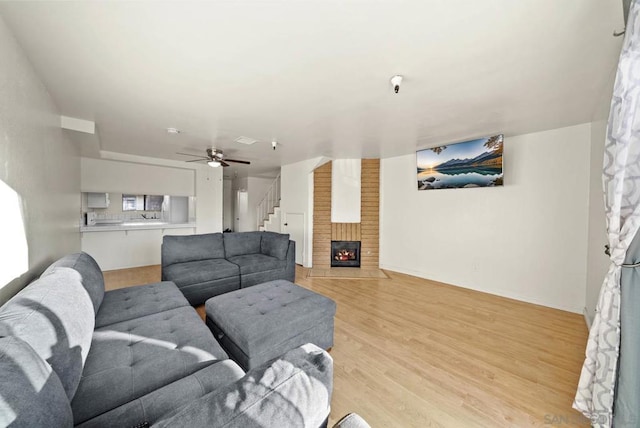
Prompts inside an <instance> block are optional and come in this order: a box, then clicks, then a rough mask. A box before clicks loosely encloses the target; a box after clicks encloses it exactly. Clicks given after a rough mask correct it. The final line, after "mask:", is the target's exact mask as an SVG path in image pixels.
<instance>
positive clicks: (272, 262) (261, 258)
mask: <svg viewBox="0 0 640 428" xmlns="http://www.w3.org/2000/svg"><path fill="white" fill-rule="evenodd" d="M287 245H289V241H287ZM229 261H230V262H231V263H233V264H236V265H238V266H239V267H240V274H242V275H246V274H249V273H256V272H265V271H269V270H274V269H285V268H286V267H287V262H286V261H285V260H278V259H277V258H275V257H269V256H265V255H264V254H245V255H243V256H235V257H230V258H229Z"/></svg>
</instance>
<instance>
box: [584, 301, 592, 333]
mask: <svg viewBox="0 0 640 428" xmlns="http://www.w3.org/2000/svg"><path fill="white" fill-rule="evenodd" d="M582 315H584V322H585V324H587V329H588V330H591V324H592V323H593V319H591V317H590V316H589V311H588V310H587V307H586V306H585V308H584V309H583V310H582Z"/></svg>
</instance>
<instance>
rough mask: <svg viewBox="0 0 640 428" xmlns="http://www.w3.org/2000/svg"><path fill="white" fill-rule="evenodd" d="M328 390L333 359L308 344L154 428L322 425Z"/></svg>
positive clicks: (329, 400) (329, 393) (331, 377)
mask: <svg viewBox="0 0 640 428" xmlns="http://www.w3.org/2000/svg"><path fill="white" fill-rule="evenodd" d="M332 390H333V360H332V359H331V356H330V355H329V354H328V353H326V352H324V351H323V350H322V349H319V348H318V347H317V346H314V345H312V344H310V343H309V344H306V345H304V346H301V347H299V348H296V349H294V350H292V351H289V352H287V353H286V354H284V355H282V356H281V357H280V358H278V359H277V360H276V361H274V362H273V363H272V364H269V365H264V366H261V367H257V368H255V369H254V370H251V371H250V372H248V373H247V374H246V375H245V376H244V377H243V378H242V379H240V380H239V381H237V382H235V383H233V384H229V385H227V386H224V387H222V388H219V389H218V390H216V391H214V392H212V393H210V394H207V395H205V396H203V397H202V398H199V399H197V400H194V401H192V402H191V403H189V404H187V405H186V406H183V407H181V408H180V409H178V410H176V411H175V412H174V413H173V414H170V415H168V416H166V417H165V418H163V420H161V421H159V422H158V423H156V424H154V425H153V426H154V427H156V428H170V427H171V428H172V427H210V426H215V427H225V428H246V427H258V426H263V427H319V426H326V419H327V416H328V414H329V404H330V403H331V393H332Z"/></svg>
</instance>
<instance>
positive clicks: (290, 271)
mask: <svg viewBox="0 0 640 428" xmlns="http://www.w3.org/2000/svg"><path fill="white" fill-rule="evenodd" d="M286 260H287V267H286V268H285V270H286V274H285V278H283V279H286V280H289V281H291V282H296V241H289V248H287V258H286Z"/></svg>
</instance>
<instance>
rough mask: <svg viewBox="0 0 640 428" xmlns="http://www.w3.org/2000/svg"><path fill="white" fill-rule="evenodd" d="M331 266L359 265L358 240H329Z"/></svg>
mask: <svg viewBox="0 0 640 428" xmlns="http://www.w3.org/2000/svg"><path fill="white" fill-rule="evenodd" d="M331 267H360V241H331Z"/></svg>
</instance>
